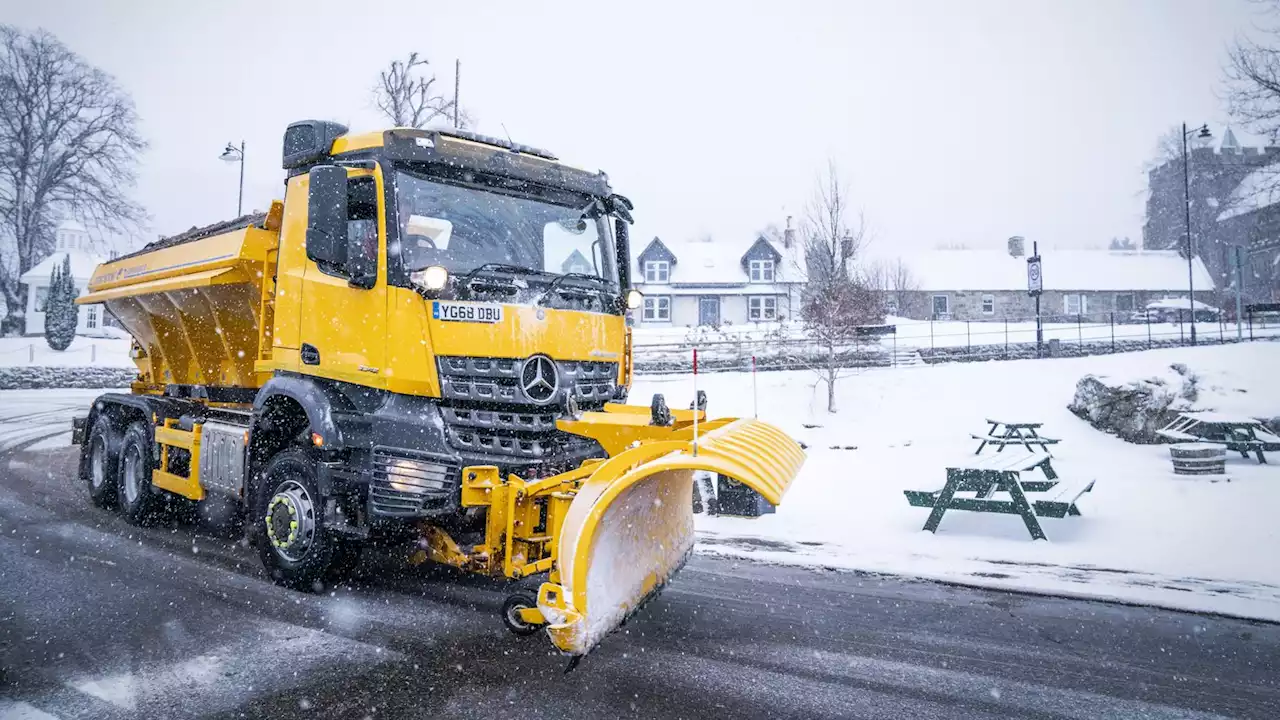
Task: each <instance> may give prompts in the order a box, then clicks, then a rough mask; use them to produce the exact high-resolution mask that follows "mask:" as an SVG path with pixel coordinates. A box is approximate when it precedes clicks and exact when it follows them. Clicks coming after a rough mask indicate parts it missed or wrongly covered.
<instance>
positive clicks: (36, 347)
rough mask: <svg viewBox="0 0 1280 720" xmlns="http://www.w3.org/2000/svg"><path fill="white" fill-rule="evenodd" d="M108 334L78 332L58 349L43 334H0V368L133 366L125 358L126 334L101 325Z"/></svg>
mask: <svg viewBox="0 0 1280 720" xmlns="http://www.w3.org/2000/svg"><path fill="white" fill-rule="evenodd" d="M103 332H104V333H105V334H107V335H110V336H111V337H85V336H83V335H78V336H76V338H75V339H74V340H72V341H71V346H70V347H68V348H67V349H66V350H63V351H62V352H58V351H57V350H54V349H53V348H51V347H49V343H48V342H46V341H45V339H44V336H43V335H31V336H25V337H6V338H0V368H3V367H86V366H88V367H113V368H134V367H135V365H134V364H133V360H131V359H129V343H130V340H129V337H128V335H124V336H123V337H120V336H119V333H120V332H121V331H119V330H117V329H115V328H104V329H103Z"/></svg>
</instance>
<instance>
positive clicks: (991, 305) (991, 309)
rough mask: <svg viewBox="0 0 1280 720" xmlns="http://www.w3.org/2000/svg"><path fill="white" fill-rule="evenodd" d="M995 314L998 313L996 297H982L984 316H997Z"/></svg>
mask: <svg viewBox="0 0 1280 720" xmlns="http://www.w3.org/2000/svg"><path fill="white" fill-rule="evenodd" d="M995 313H996V296H995V295H983V296H982V314H983V315H995Z"/></svg>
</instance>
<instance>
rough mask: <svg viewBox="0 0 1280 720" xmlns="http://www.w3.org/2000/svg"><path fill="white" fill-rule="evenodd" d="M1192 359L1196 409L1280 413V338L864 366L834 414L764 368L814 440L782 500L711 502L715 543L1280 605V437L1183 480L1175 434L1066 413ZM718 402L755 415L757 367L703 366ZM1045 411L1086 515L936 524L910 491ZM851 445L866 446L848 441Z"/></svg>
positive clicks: (646, 383) (802, 431) (783, 407)
mask: <svg viewBox="0 0 1280 720" xmlns="http://www.w3.org/2000/svg"><path fill="white" fill-rule="evenodd" d="M1174 362H1181V363H1186V364H1187V365H1188V366H1189V367H1190V368H1191V369H1192V370H1193V371H1194V372H1196V373H1198V374H1200V375H1201V388H1200V389H1201V395H1200V401H1199V402H1198V403H1197V407H1199V408H1204V409H1217V410H1222V411H1229V412H1233V413H1246V414H1250V415H1255V416H1263V417H1275V416H1278V415H1280V380H1278V379H1277V376H1276V374H1275V373H1276V369H1277V368H1280V343H1268V342H1263V343H1247V344H1244V345H1225V346H1214V347H1199V348H1176V349H1164V350H1153V351H1147V352H1137V353H1127V354H1119V355H1107V356H1098V357H1086V358H1070V359H1053V360H1023V361H1010V362H998V363H971V364H949V365H937V366H930V367H922V368H911V369H893V368H876V369H867V370H863V371H859V372H858V373H857V374H854V375H852V376H850V377H848V378H846V379H844V380H842V381H841V383H842V384H841V385H840V386H839V387H838V400H839V410H840V412H839V413H838V414H836V415H828V414H827V413H826V412H825V400H826V398H825V391H824V390H823V389H822V388H821V387H818V388H815V387H813V383H814V379H815V377H814V376H813V375H812V374H809V373H804V372H773V373H761V374H760V375H759V376H758V382H759V407H760V409H761V412H760V415H761V417H762V418H764V419H767V420H769V421H771V422H774V423H775V424H777V425H779V426H781V427H782V428H784V429H785V430H786V431H788V432H789V433H791V434H792V435H794V436H795V437H797V438H799V439H801V440H803V441H804V442H805V443H806V444H808V446H809V450H808V453H809V459H808V462H807V463H806V465H805V467H804V468H803V470H802V471H801V474H800V476H799V478H797V480H796V482H795V484H794V485H793V486H792V488H791V491H790V492H789V494H788V495H787V496H786V498H785V500H784V501H783V503H782V505H781V506H779V507H778V510H777V514H775V515H770V516H765V517H762V518H759V519H738V518H708V517H702V516H699V518H698V520H697V527H698V531H699V535H700V538H699V540H700V544H699V547H700V548H701V549H702V550H703V551H706V552H716V553H723V554H730V555H743V556H749V557H752V558H755V559H760V560H765V561H770V562H779V563H789V564H801V565H815V566H824V567H833V568H845V569H857V570H865V571H872V572H884V573H894V574H904V575H911V576H917V577H922V578H933V579H941V580H948V581H956V582H961V583H965V584H975V585H989V586H998V587H1005V588H1014V589H1021V590H1029V591H1040V592H1050V593H1055V594H1066V595H1081V596H1089V597H1102V598H1110V599H1119V600H1126V601H1133V602H1140V603H1149V604H1155V605H1162V606H1167V607H1175V608H1186V609H1192V610H1200V611H1214V612H1223V613H1228V614H1237V615H1243V616H1250V617H1259V618H1266V619H1270V620H1278V621H1280V562H1278V561H1277V560H1276V559H1275V548H1276V547H1278V546H1280V523H1277V522H1276V521H1275V519H1274V518H1275V513H1276V510H1277V508H1280V453H1274V454H1272V462H1273V464H1271V465H1263V466H1259V465H1257V464H1255V462H1254V461H1253V460H1243V459H1241V458H1240V457H1239V455H1235V456H1234V457H1231V458H1230V459H1228V461H1227V463H1228V466H1227V469H1228V473H1229V478H1230V482H1209V481H1207V480H1190V479H1185V478H1176V477H1175V476H1173V475H1172V472H1171V469H1170V460H1169V451H1168V448H1167V447H1165V446H1160V445H1153V446H1139V445H1131V444H1128V443H1125V442H1123V441H1121V440H1118V439H1116V438H1114V437H1111V436H1109V435H1106V434H1103V433H1101V432H1099V431H1097V430H1094V429H1093V428H1092V427H1090V426H1089V425H1088V424H1086V423H1085V422H1084V421H1082V420H1080V419H1078V418H1076V417H1075V416H1074V415H1072V414H1071V413H1070V412H1068V411H1067V409H1066V406H1067V404H1068V403H1069V402H1070V400H1071V398H1072V395H1073V393H1074V389H1075V384H1076V381H1077V380H1078V379H1079V378H1080V377H1081V376H1083V375H1084V374H1086V373H1099V374H1103V373H1105V374H1110V375H1113V376H1117V377H1130V376H1133V377H1140V376H1144V375H1147V374H1162V373H1163V372H1164V369H1165V368H1167V366H1168V365H1169V364H1170V363H1174ZM699 383H700V384H699V387H700V389H705V390H706V391H707V392H708V395H709V396H710V411H711V414H712V415H713V416H726V415H748V416H749V415H751V414H752V411H753V399H752V398H753V394H752V391H751V378H750V375H748V374H745V373H718V374H714V375H705V376H702V377H701V378H700V379H699ZM654 392H662V393H665V394H666V396H667V398H668V401H669V402H670V403H671V404H672V406H683V405H686V404H687V402H688V399H690V398H691V397H692V382H691V378H690V377H689V376H650V377H641V378H638V379H637V381H636V384H635V386H634V387H633V391H632V402H633V403H638V404H644V403H647V399H648V398H649V396H650V394H651V393H654ZM988 417H991V418H996V419H1004V420H1015V421H1033V422H1043V423H1045V426H1044V429H1043V434H1045V435H1047V436H1051V437H1057V438H1061V440H1062V442H1061V444H1060V445H1058V446H1056V447H1054V455H1055V460H1054V467H1055V468H1056V469H1057V470H1058V472H1059V473H1060V474H1061V476H1062V477H1063V479H1064V480H1070V479H1075V478H1090V479H1095V480H1097V485H1096V487H1095V488H1094V490H1093V492H1092V493H1089V494H1086V495H1085V496H1084V497H1083V498H1082V499H1081V501H1080V503H1079V504H1080V508H1081V511H1082V512H1083V517H1075V518H1066V519H1062V520H1053V519H1042V520H1041V523H1042V525H1043V527H1044V529H1045V532H1046V534H1047V535H1048V536H1049V541H1048V542H1036V541H1032V540H1031V539H1030V537H1029V535H1028V534H1027V530H1026V528H1025V526H1024V525H1023V524H1022V520H1021V519H1020V518H1019V517H1017V516H1014V515H992V514H985V513H972V512H960V511H950V512H948V513H947V514H946V516H945V517H944V519H943V521H942V525H941V527H940V528H939V530H938V533H937V534H936V535H934V534H930V533H927V532H923V531H922V530H921V527H922V526H923V524H924V522H925V519H926V517H927V516H928V510H927V509H921V508H915V507H911V506H910V505H908V504H907V501H906V499H905V497H904V496H903V494H902V491H903V490H907V489H911V490H934V489H937V488H939V487H941V486H942V484H943V482H944V481H945V468H946V467H947V465H948V464H949V463H950V462H952V461H958V460H962V459H965V458H969V457H972V455H973V452H974V450H975V448H976V441H973V440H971V439H970V438H969V433H971V432H982V431H984V430H985V429H986V427H987V426H986V425H985V424H984V419H985V418H988ZM849 448H856V449H849Z"/></svg>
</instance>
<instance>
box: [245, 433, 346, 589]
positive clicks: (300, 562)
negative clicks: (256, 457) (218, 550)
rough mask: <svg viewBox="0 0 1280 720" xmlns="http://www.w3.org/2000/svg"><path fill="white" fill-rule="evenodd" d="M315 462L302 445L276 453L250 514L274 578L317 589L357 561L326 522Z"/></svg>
mask: <svg viewBox="0 0 1280 720" xmlns="http://www.w3.org/2000/svg"><path fill="white" fill-rule="evenodd" d="M315 463H316V461H315V459H314V458H313V456H312V455H311V454H310V453H309V452H308V451H307V450H305V449H303V448H289V449H286V450H283V451H281V452H280V453H279V454H277V455H276V456H275V457H273V458H272V459H271V461H270V462H268V463H267V467H266V468H265V469H264V470H263V473H262V481H261V483H260V485H259V490H258V492H257V494H256V495H257V497H256V501H255V502H254V503H253V507H252V509H251V515H250V516H249V520H250V522H252V523H253V528H254V530H253V539H254V543H255V544H256V545H257V546H258V556H259V557H260V558H261V559H262V564H263V566H264V567H265V568H266V570H267V572H268V573H270V575H271V579H272V580H274V581H275V582H276V583H278V584H280V585H284V586H285V587H291V588H295V589H300V590H305V589H315V588H317V587H319V586H321V584H322V583H323V582H324V581H325V580H327V579H330V578H332V577H333V576H335V575H337V574H339V573H340V572H342V571H344V570H349V569H350V565H352V564H353V563H352V562H351V553H352V550H353V549H352V548H348V547H344V546H343V544H342V542H341V540H339V539H338V538H336V537H334V535H333V533H331V532H329V531H328V530H327V529H326V528H325V526H324V504H323V502H324V501H323V499H322V498H321V496H320V491H319V487H318V484H317V482H316V469H315Z"/></svg>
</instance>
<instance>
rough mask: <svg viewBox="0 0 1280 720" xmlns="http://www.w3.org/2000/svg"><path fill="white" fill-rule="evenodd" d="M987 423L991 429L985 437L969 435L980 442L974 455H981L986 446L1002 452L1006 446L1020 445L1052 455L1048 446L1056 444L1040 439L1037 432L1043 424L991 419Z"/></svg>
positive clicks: (1053, 441)
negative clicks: (1036, 448)
mask: <svg viewBox="0 0 1280 720" xmlns="http://www.w3.org/2000/svg"><path fill="white" fill-rule="evenodd" d="M987 423H988V424H989V425H991V428H990V429H989V430H987V434H986V435H977V434H974V435H970V437H972V438H973V439H974V440H981V441H982V442H980V443H978V449H977V451H975V452H974V453H973V454H974V455H981V454H982V449H983V448H985V447H986V446H988V445H994V446H995V447H996V452H1001V451H1003V450H1004V448H1005V446H1006V445H1021V446H1023V447H1025V448H1026V449H1027V450H1031V449H1032V448H1033V447H1034V446H1037V445H1038V446H1040V449H1041V450H1043V451H1044V452H1045V453H1048V454H1050V455H1052V453H1050V452H1049V446H1050V445H1056V444H1057V443H1058V441H1057V440H1055V439H1054V438H1047V437H1042V436H1041V435H1040V434H1039V432H1038V430H1039V429H1040V428H1041V427H1044V423H1031V422H1005V421H1003V420H992V419H991V418H987Z"/></svg>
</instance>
